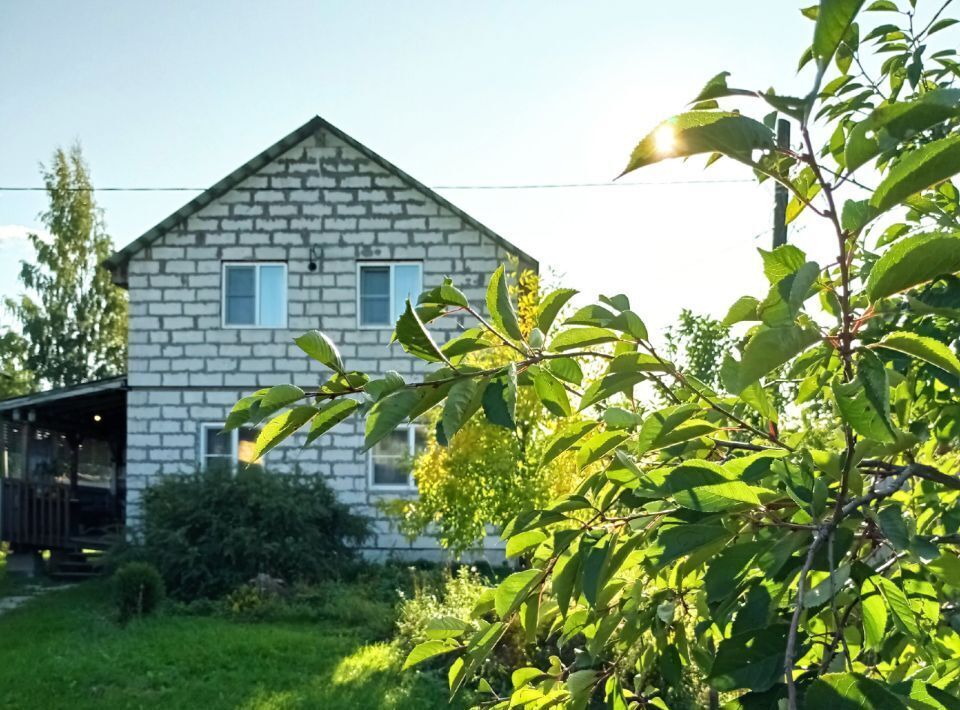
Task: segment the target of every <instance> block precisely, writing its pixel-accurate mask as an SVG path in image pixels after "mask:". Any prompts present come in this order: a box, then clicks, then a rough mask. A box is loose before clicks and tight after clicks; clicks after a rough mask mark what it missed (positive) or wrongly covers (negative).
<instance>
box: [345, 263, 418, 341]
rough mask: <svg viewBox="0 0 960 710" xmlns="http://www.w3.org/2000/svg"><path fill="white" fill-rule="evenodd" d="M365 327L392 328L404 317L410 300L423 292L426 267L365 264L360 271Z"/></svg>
mask: <svg viewBox="0 0 960 710" xmlns="http://www.w3.org/2000/svg"><path fill="white" fill-rule="evenodd" d="M359 281H360V288H359V289H357V291H358V294H359V299H358V300H359V304H358V311H359V319H360V326H361V327H368V328H371V327H372V328H388V327H390V326H392V325H393V324H394V323H396V322H397V318H399V317H400V315H401V314H402V313H403V309H404V308H405V307H406V305H405V304H406V301H407V299H408V298H410V299H412V298H416V297H417V296H418V295H419V294H420V291H421V290H422V289H423V265H422V264H420V263H417V262H409V261H397V262H379V263H377V262H364V263H361V264H360V267H359Z"/></svg>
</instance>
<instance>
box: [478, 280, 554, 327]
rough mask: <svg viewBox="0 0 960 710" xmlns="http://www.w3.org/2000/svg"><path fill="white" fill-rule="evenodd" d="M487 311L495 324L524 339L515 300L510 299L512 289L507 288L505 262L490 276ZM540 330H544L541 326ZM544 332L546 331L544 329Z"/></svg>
mask: <svg viewBox="0 0 960 710" xmlns="http://www.w3.org/2000/svg"><path fill="white" fill-rule="evenodd" d="M487 311H489V313H490V318H491V319H493V323H494V325H496V326H497V327H498V328H499V329H500V330H502V331H503V332H504V333H506V334H507V335H508V336H509V337H510V338H512V339H514V340H523V333H521V332H520V323H519V321H518V320H517V312H516V311H515V310H514V309H513V302H512V301H511V300H510V290H509V289H508V288H507V277H506V273H505V271H504V267H503V264H500V266H499V267H497V270H496V271H494V272H493V276H491V277H490V283H489V284H488V285H487ZM540 330H543V328H541V329H540ZM544 332H546V331H545V330H544Z"/></svg>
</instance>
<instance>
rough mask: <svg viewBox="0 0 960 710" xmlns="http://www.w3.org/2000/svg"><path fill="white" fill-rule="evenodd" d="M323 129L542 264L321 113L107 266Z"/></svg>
mask: <svg viewBox="0 0 960 710" xmlns="http://www.w3.org/2000/svg"><path fill="white" fill-rule="evenodd" d="M321 130H324V131H327V132H329V133H331V134H333V135H334V136H336V137H337V138H339V139H340V140H342V141H343V142H344V143H346V144H347V145H349V146H351V147H352V148H354V149H355V150H357V151H358V152H360V153H361V154H362V155H364V156H365V157H367V158H368V159H369V160H372V161H373V162H375V163H377V164H379V165H380V166H382V167H383V168H385V169H386V170H388V171H389V172H391V173H393V174H394V175H396V176H397V177H399V178H400V179H401V180H403V181H404V182H406V183H408V184H409V185H410V186H411V187H412V188H413V189H415V190H418V191H420V192H422V193H424V194H425V195H426V196H427V197H428V198H430V199H431V200H434V201H435V202H437V203H438V204H440V205H441V206H442V207H444V208H446V209H448V210H450V211H451V212H453V213H454V214H455V215H457V216H458V217H459V218H460V219H462V220H463V221H464V222H466V223H467V224H469V225H470V226H471V227H473V228H474V229H476V230H477V231H479V232H481V233H482V234H485V235H486V236H487V237H489V238H490V239H492V240H493V241H494V242H496V243H498V244H499V245H500V246H502V247H503V248H504V249H507V250H508V251H510V252H512V253H513V254H515V255H516V256H517V257H518V258H519V259H520V260H521V261H522V262H526V263H528V264H529V265H530V266H532V267H533V268H537V267H538V266H539V262H538V261H537V260H536V259H534V258H533V257H532V256H530V255H529V254H527V253H526V252H524V251H523V250H522V249H519V248H518V247H516V246H515V245H513V244H511V243H510V242H509V241H507V240H506V239H504V238H503V237H501V236H500V235H499V234H497V233H496V232H494V231H493V230H492V229H490V228H489V227H487V226H485V225H483V224H481V223H480V222H478V221H477V220H475V219H474V218H473V217H471V216H470V215H468V214H467V213H466V212H464V211H463V210H461V209H460V208H459V207H457V206H456V205H454V204H452V203H451V202H450V201H449V200H447V199H446V198H444V197H442V196H440V195H439V194H437V193H436V192H434V191H433V190H431V189H430V188H429V187H427V186H426V185H424V184H423V183H421V182H420V181H418V180H416V179H415V178H412V177H411V176H410V175H408V174H407V173H405V172H404V171H402V170H401V169H400V168H398V167H397V166H396V165H394V164H393V163H391V162H390V161H388V160H387V159H385V158H383V157H381V156H380V155H378V154H377V153H375V152H373V151H372V150H370V149H369V148H367V147H366V146H365V145H363V144H362V143H360V142H359V141H357V140H356V139H354V138H351V137H350V136H348V135H347V134H346V133H344V132H343V131H341V130H340V129H339V128H337V127H336V126H334V125H333V124H331V123H329V122H327V121H325V120H324V119H322V118H321V117H320V116H314V117H313V118H311V119H310V120H309V121H307V122H306V123H304V124H303V125H302V126H300V128H298V129H296V130H295V131H293V132H292V133H290V134H289V135H287V136H284V137H283V138H281V139H280V140H279V141H277V142H276V143H274V144H273V145H272V146H270V147H269V148H267V149H266V150H265V151H263V152H262V153H260V154H259V155H257V156H255V157H254V158H253V159H251V160H249V161H247V162H246V163H244V164H243V165H241V166H240V167H239V168H237V169H236V170H234V171H233V172H232V173H230V174H229V175H227V176H226V177H225V178H223V179H222V180H220V181H219V182H217V183H216V184H215V185H213V186H212V187H210V188H209V189H207V190H205V191H204V192H202V193H201V194H199V195H197V196H196V197H195V198H193V199H192V200H190V201H189V202H188V203H187V204H185V205H184V206H183V207H181V208H180V209H178V210H177V211H176V212H174V213H173V214H171V215H170V216H169V217H167V218H166V219H164V220H163V221H161V222H160V223H158V224H157V225H156V226H154V227H153V228H152V229H149V230H147V231H146V232H144V233H143V234H141V235H140V236H139V237H137V238H136V239H134V240H133V241H132V242H130V243H129V244H127V246H125V247H123V248H122V249H120V250H118V251H116V252H114V253H113V254H112V255H111V256H110V257H109V258H108V259H107V260H106V261H105V262H104V266H106V267H107V268H108V269H110V270H111V271H114V272H116V271H118V270H121V269H122V267H124V266H125V265H126V264H127V262H128V261H129V260H130V257H132V256H133V255H134V254H136V253H137V252H138V251H140V250H141V249H143V248H144V247H147V246H149V245H150V244H152V243H153V242H155V241H156V240H157V239H159V238H160V237H161V236H163V235H164V234H165V233H166V232H168V231H170V230H171V229H173V228H174V227H176V226H177V225H178V224H180V223H181V222H182V221H183V220H185V219H187V218H188V217H190V216H191V215H193V214H195V213H196V212H198V211H200V210H201V209H203V208H204V207H206V206H207V205H209V204H210V203H211V202H213V201H214V200H216V199H218V198H220V197H222V196H223V195H225V194H226V193H227V192H229V191H230V190H232V189H233V188H234V187H236V186H237V185H238V184H239V183H241V182H242V181H243V180H245V179H246V178H248V177H250V176H251V175H253V174H255V173H256V172H257V171H259V170H260V169H261V168H262V167H263V166H265V165H267V164H268V163H270V162H272V161H273V160H275V159H276V158H278V157H280V156H281V155H283V154H284V153H285V152H287V151H288V150H289V149H290V148H292V147H294V146H295V145H297V144H298V143H300V142H301V141H303V140H304V139H306V138H309V137H310V136H311V135H314V134H315V133H317V132H319V131H321ZM118 275H119V274H117V273H115V280H118V279H117V278H116V277H117V276H118ZM120 280H122V279H120Z"/></svg>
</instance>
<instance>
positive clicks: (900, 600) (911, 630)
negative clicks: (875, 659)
mask: <svg viewBox="0 0 960 710" xmlns="http://www.w3.org/2000/svg"><path fill="white" fill-rule="evenodd" d="M870 579H872V580H873V581H874V582H875V583H876V585H877V588H878V589H879V590H880V594H882V595H883V598H884V600H885V601H886V602H887V608H889V609H890V611H891V612H893V618H894V619H895V620H896V621H898V622H899V624H900V626H901V627H902V628H903V630H904V631H905V632H906V633H908V634H909V635H910V636H913V637H914V638H919V637H920V627H919V626H918V625H917V616H916V614H914V613H913V609H911V608H910V602H908V601H907V597H906V595H905V594H904V593H903V590H901V589H900V587H898V586H897V585H896V584H894V583H893V582H892V581H890V580H889V579H887V578H886V577H883V576H881V575H874V576H872V577H871V578H870Z"/></svg>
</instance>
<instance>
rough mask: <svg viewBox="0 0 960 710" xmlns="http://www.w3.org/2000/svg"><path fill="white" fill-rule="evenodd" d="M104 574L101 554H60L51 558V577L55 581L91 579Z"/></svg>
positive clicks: (91, 552)
mask: <svg viewBox="0 0 960 710" xmlns="http://www.w3.org/2000/svg"><path fill="white" fill-rule="evenodd" d="M102 572H103V560H102V556H101V554H100V553H99V552H94V551H76V552H59V553H57V554H56V555H55V556H53V557H51V558H50V576H51V577H53V578H54V579H74V580H77V579H89V578H91V577H97V576H99V575H100V574H101V573H102Z"/></svg>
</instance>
